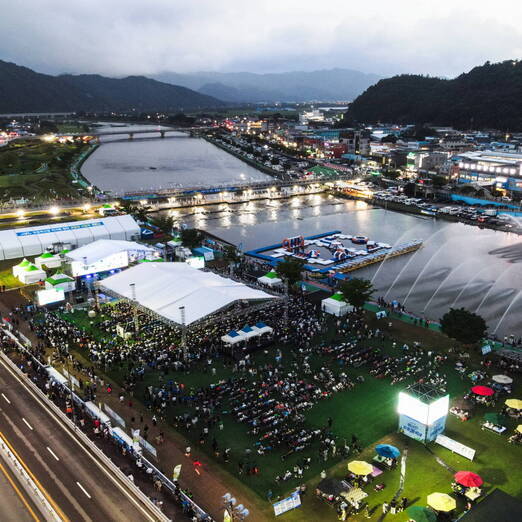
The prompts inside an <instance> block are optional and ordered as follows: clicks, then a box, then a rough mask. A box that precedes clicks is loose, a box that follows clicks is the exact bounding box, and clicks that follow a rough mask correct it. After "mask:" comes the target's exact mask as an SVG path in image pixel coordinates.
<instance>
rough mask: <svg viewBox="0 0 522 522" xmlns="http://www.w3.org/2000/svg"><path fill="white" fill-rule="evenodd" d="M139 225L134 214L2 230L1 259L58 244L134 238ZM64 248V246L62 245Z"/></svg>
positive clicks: (75, 245)
mask: <svg viewBox="0 0 522 522" xmlns="http://www.w3.org/2000/svg"><path fill="white" fill-rule="evenodd" d="M139 236H140V227H139V225H138V224H137V223H136V221H135V220H134V218H133V217H132V216H129V215H127V214H125V215H123V216H114V217H105V218H99V219H88V220H86V221H71V222H67V223H50V224H48V225H41V226H37V227H24V228H12V229H9V230H2V231H0V260H3V259H17V258H19V257H24V256H37V255H40V254H41V253H42V252H45V251H46V250H47V249H48V248H52V247H53V246H55V245H64V246H66V247H67V248H71V247H79V246H82V245H87V244H89V243H92V242H93V241H96V240H97V239H123V240H135V239H137V238H139ZM62 248H63V247H62Z"/></svg>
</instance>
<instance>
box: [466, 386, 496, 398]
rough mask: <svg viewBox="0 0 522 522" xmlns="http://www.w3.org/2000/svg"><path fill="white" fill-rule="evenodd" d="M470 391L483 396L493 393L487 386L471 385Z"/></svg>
mask: <svg viewBox="0 0 522 522" xmlns="http://www.w3.org/2000/svg"><path fill="white" fill-rule="evenodd" d="M471 391H472V392H473V393H476V394H477V395H484V396H485V397H489V396H490V395H493V394H494V393H495V392H494V390H493V389H491V388H490V387H489V386H473V388H471Z"/></svg>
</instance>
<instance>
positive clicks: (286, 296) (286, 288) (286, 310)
mask: <svg viewBox="0 0 522 522" xmlns="http://www.w3.org/2000/svg"><path fill="white" fill-rule="evenodd" d="M288 300H289V298H288V279H285V315H284V318H285V328H286V330H287V332H288V305H289V303H288Z"/></svg>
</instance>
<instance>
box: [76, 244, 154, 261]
mask: <svg viewBox="0 0 522 522" xmlns="http://www.w3.org/2000/svg"><path fill="white" fill-rule="evenodd" d="M124 251H126V252H140V253H143V254H146V253H147V252H150V253H153V252H155V251H156V250H155V249H154V248H151V247H148V246H147V245H142V244H141V243H136V242H135V241H122V240H117V239H99V240H98V241H94V242H93V243H90V244H88V245H84V246H82V247H80V248H76V249H75V250H71V252H68V253H67V254H66V257H67V258H69V259H71V260H73V261H81V262H84V263H86V264H88V265H92V264H93V263H96V262H97V261H99V260H100V259H104V258H106V257H108V256H111V255H113V254H118V253H120V252H124Z"/></svg>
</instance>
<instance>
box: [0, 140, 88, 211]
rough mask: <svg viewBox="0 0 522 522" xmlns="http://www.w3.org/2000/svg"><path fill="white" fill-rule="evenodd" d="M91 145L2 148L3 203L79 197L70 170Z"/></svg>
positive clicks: (25, 144)
mask: <svg viewBox="0 0 522 522" xmlns="http://www.w3.org/2000/svg"><path fill="white" fill-rule="evenodd" d="M88 149H89V145H87V144H83V143H82V144H80V143H78V144H77V143H75V144H71V143H66V144H60V143H46V142H44V141H41V140H40V139H35V140H28V141H25V142H23V143H21V142H20V143H19V142H13V143H11V144H9V145H7V146H5V147H1V148H0V200H8V199H10V198H22V197H23V198H26V199H29V200H33V201H42V200H48V199H59V198H70V197H77V196H78V194H79V193H78V190H79V187H78V186H75V184H73V183H72V178H71V174H70V168H71V165H72V163H73V161H74V160H75V158H77V157H78V156H79V155H80V154H81V153H82V152H84V151H87V150H88Z"/></svg>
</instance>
